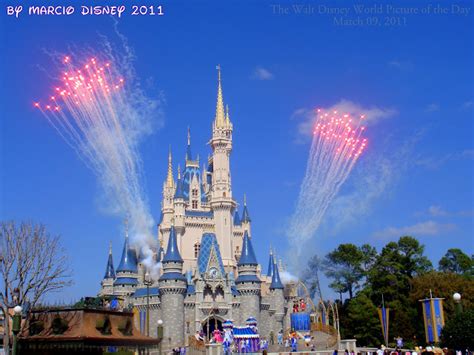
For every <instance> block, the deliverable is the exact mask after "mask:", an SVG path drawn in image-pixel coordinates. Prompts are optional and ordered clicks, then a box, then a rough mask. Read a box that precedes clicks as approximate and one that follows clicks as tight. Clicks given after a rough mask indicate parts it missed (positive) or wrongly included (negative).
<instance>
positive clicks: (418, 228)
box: [373, 221, 456, 239]
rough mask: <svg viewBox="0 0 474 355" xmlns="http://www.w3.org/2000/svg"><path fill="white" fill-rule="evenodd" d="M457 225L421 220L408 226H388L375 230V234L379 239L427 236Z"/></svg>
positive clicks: (446, 230) (450, 229)
mask: <svg viewBox="0 0 474 355" xmlns="http://www.w3.org/2000/svg"><path fill="white" fill-rule="evenodd" d="M455 228H456V226H455V225H454V224H450V223H445V224H444V223H438V222H435V221H426V222H420V223H417V224H414V225H411V226H406V227H388V228H385V229H384V230H381V231H378V232H375V233H374V234H373V236H374V237H375V238H377V239H390V238H398V237H401V236H404V235H410V236H415V237H418V236H427V235H439V234H442V233H445V232H449V231H452V230H453V229H455Z"/></svg>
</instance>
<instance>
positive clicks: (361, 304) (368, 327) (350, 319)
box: [344, 292, 383, 347]
mask: <svg viewBox="0 0 474 355" xmlns="http://www.w3.org/2000/svg"><path fill="white" fill-rule="evenodd" d="M346 313H347V320H346V322H345V329H344V336H345V337H353V338H355V339H357V344H358V345H359V344H360V345H365V346H377V347H378V346H380V344H382V338H383V337H382V329H381V327H380V321H379V316H378V313H377V307H375V305H374V304H373V302H372V300H371V299H370V298H369V297H368V296H367V295H366V293H365V292H360V293H359V294H358V295H357V296H356V297H354V298H353V299H351V300H349V301H348V305H347V310H346Z"/></svg>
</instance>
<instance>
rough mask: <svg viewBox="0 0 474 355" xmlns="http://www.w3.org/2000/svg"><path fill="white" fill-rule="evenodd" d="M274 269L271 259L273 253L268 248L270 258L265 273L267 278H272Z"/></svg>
mask: <svg viewBox="0 0 474 355" xmlns="http://www.w3.org/2000/svg"><path fill="white" fill-rule="evenodd" d="M274 267H275V258H274V257H273V251H272V249H271V248H270V258H269V260H268V271H267V276H268V277H273V269H274Z"/></svg>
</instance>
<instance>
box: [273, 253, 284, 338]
mask: <svg viewBox="0 0 474 355" xmlns="http://www.w3.org/2000/svg"><path fill="white" fill-rule="evenodd" d="M272 259H273V275H272V283H271V284H270V292H271V297H272V306H273V307H272V308H273V309H274V310H275V323H274V329H273V331H274V332H275V334H276V333H278V332H279V331H280V330H282V329H284V328H283V319H284V317H285V295H284V293H283V290H284V288H285V287H284V286H283V283H282V282H281V279H280V271H279V270H278V265H277V263H276V261H275V259H274V258H273V255H272Z"/></svg>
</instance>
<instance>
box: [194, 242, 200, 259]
mask: <svg viewBox="0 0 474 355" xmlns="http://www.w3.org/2000/svg"><path fill="white" fill-rule="evenodd" d="M199 250H201V244H199V243H196V244H194V257H195V258H197V257H198V256H199Z"/></svg>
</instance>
